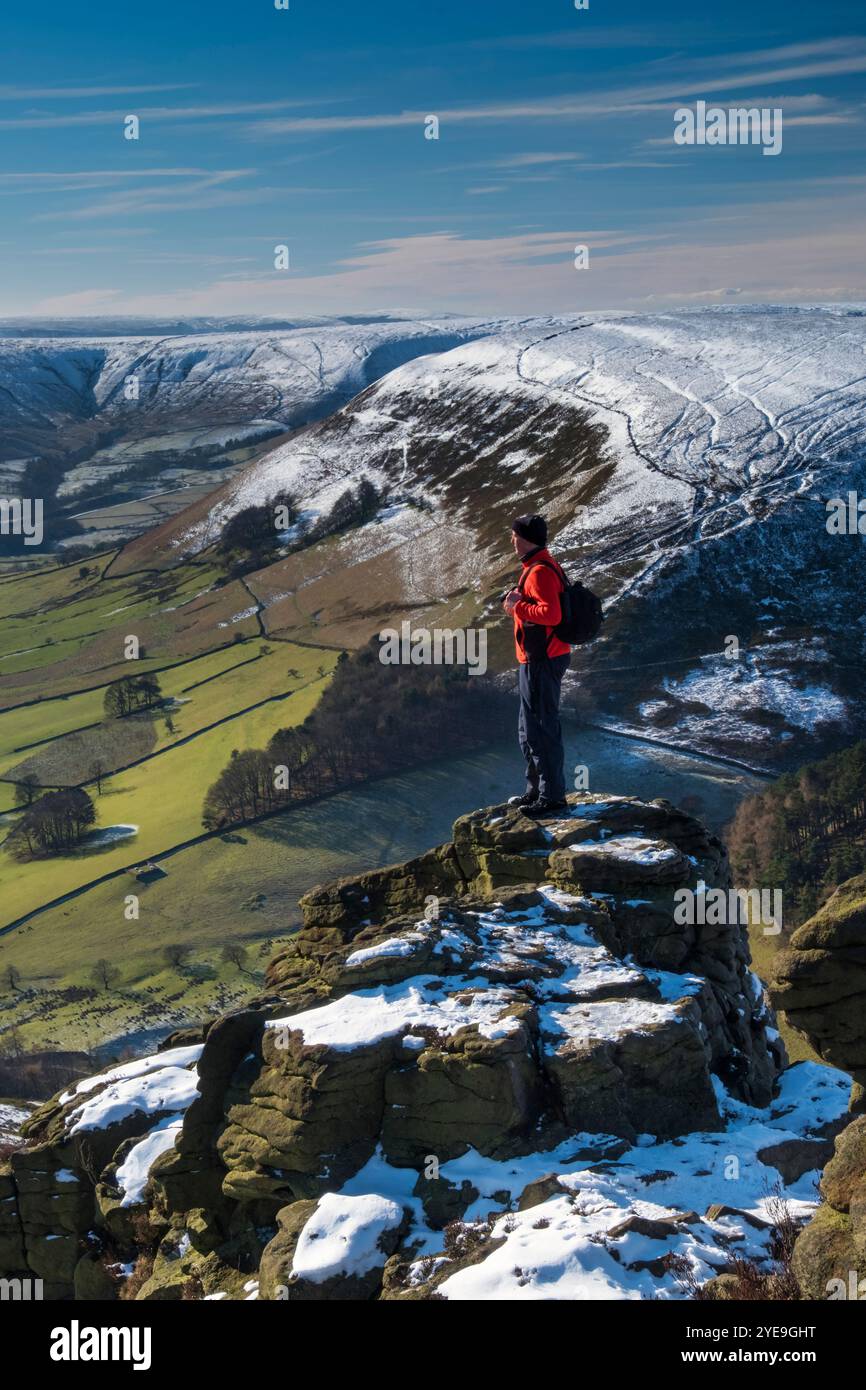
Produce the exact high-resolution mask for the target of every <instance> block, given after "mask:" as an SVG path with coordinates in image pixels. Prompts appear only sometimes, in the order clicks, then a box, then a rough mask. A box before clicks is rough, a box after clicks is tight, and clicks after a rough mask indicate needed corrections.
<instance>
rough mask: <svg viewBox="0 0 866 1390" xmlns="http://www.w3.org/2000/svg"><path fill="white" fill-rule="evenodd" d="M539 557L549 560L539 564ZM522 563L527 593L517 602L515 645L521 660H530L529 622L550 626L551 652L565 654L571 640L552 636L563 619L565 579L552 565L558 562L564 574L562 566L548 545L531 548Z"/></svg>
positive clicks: (559, 570) (522, 577) (549, 646)
mask: <svg viewBox="0 0 866 1390" xmlns="http://www.w3.org/2000/svg"><path fill="white" fill-rule="evenodd" d="M539 560H546V561H547V564H543V565H542V564H539ZM520 563H521V565H522V566H523V573H522V575H521V587H522V590H523V597H522V598H521V599H520V601H519V602H518V604H517V605H516V607H515V609H514V614H513V617H514V647H515V650H516V652H517V660H518V661H520V662H526V661H528V660H529V658H528V656H527V655H526V650H525V646H524V641H525V634H524V631H523V628H524V624H525V623H535V624H537V625H538V626H539V627H543V628H545V629H546V635H547V637H548V638H549V639H550V640H549V641H548V643H547V647H546V653H547V655H548V656H565V655H566V653H567V652H570V651H571V647H570V646H569V645H568V643H567V642H560V640H559V638H558V637H551V636H550V634H551V632H552V631H553V629H554V628H555V627H556V625H557V623H559V622H561V621H562V609H561V606H560V602H559V596H560V594H561V593H562V588H563V580H562V579H560V578H559V577H558V575H557V573H555V572H554V571H553V570H552V569H550V568H549V566H550V565H551V564H553V565H556V570H557V571H558V573H559V574H560V575H561V574H562V570H561V569H560V568H559V565H557V564H556V561H555V560H554V558H553V556H552V555H551V553H550V551H549V550H545V549H542V550H531V551H530V552H529V554H528V555H525V556H524V558H523V559H522V560H521V562H520ZM534 655H535V653H534V652H533V656H534Z"/></svg>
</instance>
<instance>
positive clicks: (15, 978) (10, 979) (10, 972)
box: [3, 965, 21, 990]
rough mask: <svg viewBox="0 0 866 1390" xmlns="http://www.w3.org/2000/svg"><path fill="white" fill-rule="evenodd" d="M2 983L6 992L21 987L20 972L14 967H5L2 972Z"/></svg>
mask: <svg viewBox="0 0 866 1390" xmlns="http://www.w3.org/2000/svg"><path fill="white" fill-rule="evenodd" d="M3 983H4V985H5V986H6V988H7V989H8V990H13V989H19V988H20V987H21V971H20V970H19V969H18V967H17V966H16V965H7V966H5V967H4V970H3Z"/></svg>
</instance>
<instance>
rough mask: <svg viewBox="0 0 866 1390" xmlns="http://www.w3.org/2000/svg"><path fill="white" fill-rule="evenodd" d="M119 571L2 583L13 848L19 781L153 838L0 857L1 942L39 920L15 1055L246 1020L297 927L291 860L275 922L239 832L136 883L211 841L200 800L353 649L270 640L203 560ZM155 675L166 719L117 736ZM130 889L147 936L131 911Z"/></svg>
mask: <svg viewBox="0 0 866 1390" xmlns="http://www.w3.org/2000/svg"><path fill="white" fill-rule="evenodd" d="M111 558H112V555H111V553H110V552H109V553H106V554H105V555H103V556H102V557H101V558H100V561H99V564H98V566H97V565H96V564H95V563H94V562H93V561H92V560H91V561H90V562H89V563H88V568H89V569H93V571H94V572H93V573H89V574H87V575H85V576H84V577H82V576H81V574H80V568H81V566H80V565H79V564H78V563H75V564H72V565H68V566H66V567H63V568H57V567H56V566H48V565H46V566H44V567H40V568H35V569H31V570H29V571H28V572H26V573H21V574H19V575H17V576H16V575H14V574H12V573H10V572H9V567H7V568H5V569H4V570H3V572H2V573H0V618H2V622H0V701H2V704H3V705H4V706H5V708H3V709H0V779H5V780H0V815H2V816H3V823H2V824H0V838H4V837H5V836H6V835H7V834H8V832H9V830H10V829H12V828H13V827H14V824H15V819H16V816H17V815H18V814H20V812H19V811H18V810H17V809H16V806H15V792H16V787H15V779H16V778H17V779H21V778H23V777H25V776H33V777H36V779H37V781H38V783H39V785H41V786H43V787H48V788H50V787H54V786H70V785H85V786H86V787H87V789H88V791H89V792H90V794H91V796H92V797H93V800H94V804H95V807H96V812H97V825H96V828H97V829H106V828H108V827H111V826H117V825H124V826H136V827H138V829H137V832H136V833H135V834H134V835H132V836H129V837H126V838H124V839H120V840H116V841H115V842H113V843H111V844H108V845H104V846H93V847H90V848H87V847H79V848H78V849H77V850H76V851H73V852H70V853H68V854H63V855H58V856H53V857H51V858H46V859H42V860H34V861H27V862H22V861H19V860H16V859H14V858H13V857H12V855H11V854H10V853H9V851H8V849H6V848H5V847H3V846H2V845H0V928H2V927H3V926H6V925H7V924H9V923H11V922H13V921H15V920H16V919H17V918H19V917H22V916H26V915H27V914H29V913H35V914H36V915H35V916H34V917H33V918H32V919H31V920H29V921H28V922H26V923H25V924H24V925H22V926H20V927H16V928H14V929H13V930H12V931H10V932H8V933H6V934H5V935H2V936H0V971H2V970H3V969H6V968H7V967H9V966H10V965H11V966H13V967H14V970H15V971H17V972H19V974H20V987H17V988H16V987H14V985H13V983H12V982H11V981H10V980H9V978H8V976H7V979H6V981H5V984H4V985H3V986H2V987H0V1046H2V1044H3V1035H4V1033H8V1030H9V1029H10V1028H14V1029H15V1030H16V1035H17V1036H16V1046H18V1045H20V1043H21V1042H22V1041H23V1045H24V1046H25V1047H32V1048H34V1049H44V1048H52V1047H57V1048H65V1047H75V1048H77V1047H84V1048H87V1047H91V1046H94V1045H97V1044H98V1043H99V1042H102V1041H105V1040H111V1039H119V1038H126V1039H127V1040H129V1039H133V1040H134V1039H135V1038H139V1037H141V1038H143V1037H145V1036H146V1035H147V1034H148V1033H149V1032H150V1031H152V1030H154V1029H156V1030H160V1029H161V1030H162V1031H163V1032H164V1031H165V1029H166V1028H167V1027H168V1026H169V1025H172V1024H175V1025H179V1024H181V1023H182V1022H184V1021H185V1020H188V1019H189V1018H192V1017H202V1016H204V1015H205V1014H207V1013H209V1012H213V1011H215V1010H220V1009H224V1008H229V1007H232V1006H233V1005H234V1004H236V1003H238V1002H240V1001H241V1000H243V999H244V998H246V997H248V996H249V994H250V993H251V992H253V991H254V990H256V989H258V988H260V987H261V979H262V971H263V968H264V965H265V963H266V960H267V958H268V956H269V954H270V946H269V944H268V943H269V941H270V938H271V937H272V936H273V935H274V934H275V932H276V931H277V930H282V931H285V929H286V920H287V914H286V912H285V897H284V895H282V896H281V898H280V902H281V910H280V911H277V910H276V909H275V903H276V902H277V900H278V893H277V888H276V883H277V877H278V873H279V865H278V862H277V858H276V857H275V858H274V862H273V881H272V883H271V884H270V889H269V894H268V896H269V898H270V902H269V904H268V906H267V908H266V909H265V908H264V907H263V902H262V901H261V900H259V898H258V897H257V896H256V895H257V894H258V893H259V892H260V887H259V885H260V883H261V879H262V875H261V866H260V865H259V864H258V863H257V862H256V861H257V859H258V856H257V855H253V856H250V855H249V854H244V852H243V851H244V850H245V849H246V848H247V845H248V844H249V839H248V838H244V837H243V836H240V835H229V836H224V837H219V838H217V839H214V840H212V841H205V842H203V843H201V844H199V845H196V846H194V847H192V848H190V849H188V850H185V851H181V852H180V853H179V854H178V855H176V856H173V857H172V859H171V860H170V861H167V862H169V863H170V864H171V866H172V867H171V869H170V871H169V872H168V876H167V877H166V878H164V879H161V880H159V881H158V882H156V883H152V884H149V885H147V884H141V883H139V882H138V881H137V880H136V879H134V878H133V877H132V876H131V875H130V874H129V873H127V872H125V870H127V869H128V868H129V867H130V866H133V865H136V864H139V863H141V862H142V861H143V860H148V859H151V858H153V857H154V856H158V855H160V854H163V853H164V852H166V851H171V850H173V849H174V848H175V847H177V846H178V845H181V844H183V843H185V842H186V841H188V840H190V839H194V838H195V837H196V836H199V835H201V834H202V833H203V829H202V825H201V813H202V805H203V802H204V797H205V794H206V792H207V789H208V787H209V786H210V785H211V784H212V782H214V781H215V779H216V778H217V776H218V775H219V773H220V772H221V771H222V769H223V768H224V767H225V765H226V763H227V762H228V761H229V759H230V757H231V754H232V752H233V751H234V750H235V749H238V750H241V749H246V748H261V747H264V745H265V744H266V743H267V742H268V740H269V738H270V737H271V735H272V734H273V733H274V732H275V731H276V730H277V729H279V728H282V727H285V726H287V725H292V724H296V723H299V722H301V721H303V720H304V719H305V718H306V717H307V716H308V715H309V714H310V713H311V712H312V710H313V709H314V708H315V706H316V704H317V702H318V700H319V698H320V696H321V693H322V691H323V689H324V688H325V686H326V685H327V683H328V681H329V679H330V676H331V673H332V671H333V669H334V667H335V665H336V662H337V659H338V655H339V653H338V652H335V651H326V650H321V649H319V648H317V647H309V646H298V645H296V644H294V643H291V642H285V641H273V640H268V639H266V638H264V637H262V635H261V633H260V629H259V624H258V620H257V619H256V617H255V615H254V613H253V612H252V610H253V609H254V607H255V600H254V599H253V598H252V596H251V595H250V593H249V591H248V590H246V588H245V587H244V586H243V585H242V584H240V583H239V582H238V581H229V582H225V581H223V580H221V579H220V571H219V569H218V568H217V566H216V565H214V564H213V563H211V562H210V560H208V559H206V558H205V559H202V560H199V561H195V562H188V563H185V564H183V565H180V566H178V567H177V568H176V569H173V570H170V571H160V572H153V571H144V572H142V573H137V574H135V573H133V574H128V575H121V576H119V577H118V578H113V577H112V576H111V575H110V574H109V575H108V577H106V578H103V577H102V571H103V570H104V569H105V567H106V566H107V565H108V563H109V561H110V560H111ZM130 632H134V633H135V634H136V635H137V636H139V638H140V641H141V642H142V646H143V650H144V654H143V656H142V657H141V659H140V660H138V661H126V660H124V658H123V642H124V638H125V636H126V635H127V634H129V633H130ZM145 671H157V672H158V674H159V681H160V687H161V691H162V696H163V701H162V704H161V705H159V706H158V707H157V708H155V709H154V710H152V711H150V712H148V713H144V712H142V713H140V714H136V715H132V716H129V717H128V718H127V719H123V720H117V719H114V720H106V719H105V716H104V710H103V701H104V696H105V690H106V687H107V685H108V683H109V682H110V681H112V680H117V679H118V678H119V677H121V676H126V675H131V674H142V673H143V672H145ZM96 762H99V763H100V764H101V765H102V767H103V769H104V771H105V775H104V776H103V779H102V787H101V793H100V792H99V791H98V789H97V787H96V784H95V782H94V780H93V775H92V774H93V768H94V764H95V763H96ZM131 762H135V765H134V766H129V764H130V763H131ZM256 843H257V844H261V845H262V846H267V845H269V844H270V843H271V840H270V839H269V837H268V836H267V835H263V836H261V837H257V838H256ZM235 860H237V861H238V862H235ZM182 861H183V863H184V869H185V871H182V870H181V863H182ZM175 866H177V868H176V867H175ZM284 868H285V865H283V869H284ZM115 872H116V873H117V874H118V876H117V877H115V878H113V879H110V880H109V882H107V883H102V884H98V885H97V886H94V887H90V886H88V885H90V884H92V883H93V882H94V880H97V879H100V878H101V877H103V876H104V875H106V874H112V873H115ZM80 889H83V890H84V891H83V892H80V893H79V894H78V896H76V897H73V898H69V897H68V896H67V895H68V894H70V893H74V892H76V890H80ZM179 890H180V891H179ZM133 893H134V894H135V895H137V896H138V897H139V901H140V904H141V915H140V918H139V919H138V920H134V919H133V920H128V919H127V917H126V916H125V915H124V910H125V904H126V901H127V898H128V896H129V895H130V894H133ZM58 899H59V900H60V901H59V902H57V905H56V906H53V907H46V904H49V903H52V902H55V900H58ZM292 907H293V908H294V907H295V904H294V903H292ZM295 910H296V909H295ZM228 941H231V942H237V941H241V942H242V943H244V944H245V946H246V948H247V949H248V958H247V959H246V960H245V962H244V963H243V967H244V968H243V969H238V967H237V965H235V964H231V963H227V962H225V961H222V960H221V959H220V951H221V950H222V947H223V946H224V945H225V943H226V942H228ZM172 942H182V943H184V944H185V945H186V946H188V947H189V948H190V953H191V954H190V959H189V961H188V962H187V963H186V964H185V966H184V968H183V969H182V970H178V969H177V968H175V967H173V966H170V965H169V964H168V963H167V962H166V960H165V959H164V957H163V948H164V947H165V946H166V945H167V944H170V943H172ZM99 959H108V960H110V961H112V962H113V963H115V966H116V968H117V969H118V970H119V972H120V977H119V979H118V980H117V981H116V982H113V984H112V988H111V989H109V990H107V991H106V990H105V989H102V990H99V989H97V988H96V986H95V985H94V982H93V980H92V978H91V977H92V972H93V967H94V964H95V962H96V961H97V960H99ZM16 979H17V977H16Z"/></svg>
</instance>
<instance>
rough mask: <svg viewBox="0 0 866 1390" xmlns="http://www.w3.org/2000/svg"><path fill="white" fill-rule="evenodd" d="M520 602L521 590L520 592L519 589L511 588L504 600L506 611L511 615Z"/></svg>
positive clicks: (503, 605)
mask: <svg viewBox="0 0 866 1390" xmlns="http://www.w3.org/2000/svg"><path fill="white" fill-rule="evenodd" d="M519 602H520V592H519V590H517V589H511V590H510V591H509V592H508V593H507V594H506V595H505V598H504V599H503V600H502V607H503V608H504V609H505V611H506V613H507V614H508V616H509V617H511V615H512V613H513V612H514V610H515V608H516V607H517V605H518V603H519Z"/></svg>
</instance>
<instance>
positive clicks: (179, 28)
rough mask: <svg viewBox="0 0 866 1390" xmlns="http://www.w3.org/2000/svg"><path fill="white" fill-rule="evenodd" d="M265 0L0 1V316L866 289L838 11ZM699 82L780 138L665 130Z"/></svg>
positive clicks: (699, 89)
mask: <svg viewBox="0 0 866 1390" xmlns="http://www.w3.org/2000/svg"><path fill="white" fill-rule="evenodd" d="M289 6H290V7H289V8H288V9H287V10H278V9H276V8H275V6H274V4H273V0H238V3H235V4H229V3H225V2H224V0H217V2H216V3H213V0H211V3H191V0H175V2H174V3H168V2H167V0H148V3H147V4H146V5H129V6H127V5H124V4H120V3H105V0H95V2H92V3H90V4H89V5H88V6H87V7H79V6H72V5H69V4H59V3H57V0H47V3H43V4H40V5H39V6H31V7H26V8H25V7H24V6H20V7H17V13H9V12H8V10H7V13H6V14H4V16H3V18H2V21H0V38H2V43H0V53H2V55H3V57H2V72H0V199H2V203H0V206H2V211H0V243H2V249H3V252H4V255H3V265H4V274H3V276H2V281H0V287H2V294H0V315H13V314H18V315H30V314H50V315H64V314H68V315H70V316H78V315H87V314H111V313H138V314H151V313H152V314H159V315H167V314H241V315H247V314H276V315H280V316H291V315H293V314H299V315H302V314H319V313H349V312H370V311H372V312H375V311H390V312H398V313H399V312H405V313H416V314H436V313H443V312H450V313H483V314H488V313H541V312H570V311H579V310H581V309H585V308H615V307H622V308H628V309H637V310H646V309H651V308H656V307H667V306H678V305H688V304H694V303H702V302H708V303H718V302H722V303H724V302H737V301H740V302H746V301H752V300H778V301H798V300H806V301H823V300H852V299H866V268H864V262H866V256H864V249H866V237H864V233H863V227H864V225H866V218H864V212H866V162H864V148H866V142H864V119H866V100H864V72H866V15H864V13H863V10H862V6H861V5H855V4H854V3H850V2H849V3H842V0H822V3H821V4H820V5H816V4H813V3H805V2H804V0H793V3H791V0H788V3H785V4H782V3H779V0H762V3H760V4H757V3H755V0H733V3H728V4H725V5H718V6H714V7H712V10H711V11H710V12H707V10H706V9H705V7H700V8H699V7H698V6H696V5H689V6H686V5H684V4H682V3H670V0H662V2H661V3H656V4H655V5H652V6H650V5H648V4H646V3H645V0H643V2H642V3H632V2H631V0H629V3H620V0H590V3H589V8H588V9H587V10H576V9H575V6H574V3H573V0H532V3H531V4H529V3H518V0H460V2H459V3H458V0H429V3H426V2H425V0H400V3H396V0H378V2H377V3H373V2H372V0H370V2H369V3H367V2H366V0H357V3H352V0H341V2H340V3H336V4H330V3H327V0H289ZM699 99H703V100H706V101H707V102H709V103H711V104H714V105H718V106H722V107H728V106H760V107H773V108H781V110H782V112H783V148H782V152H781V154H779V155H778V156H776V157H768V156H765V155H763V154H762V151H761V149H760V148H759V147H756V146H745V145H731V146H717V147H708V146H705V147H697V146H678V145H675V144H674V142H673V130H674V118H673V112H674V110H675V109H676V108H677V107H679V106H682V105H694V103H695V102H696V101H697V100H699ZM131 114H133V115H137V116H138V117H139V120H140V138H139V139H138V140H137V141H131V140H126V139H124V137H123V125H124V118H125V117H126V116H128V115H131ZM429 115H436V116H437V117H438V119H439V139H438V140H428V139H425V137H424V129H425V117H427V116H429ZM280 244H285V245H287V246H288V247H289V250H290V269H289V270H288V271H283V270H279V271H278V270H276V269H275V268H274V264H273V262H274V247H275V246H277V245H280ZM579 244H580V245H587V246H588V247H589V267H588V269H585V270H576V269H575V266H574V248H575V246H576V245H579Z"/></svg>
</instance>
